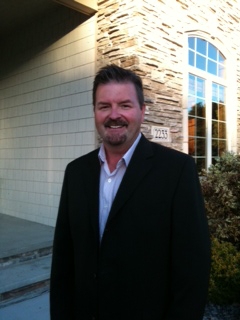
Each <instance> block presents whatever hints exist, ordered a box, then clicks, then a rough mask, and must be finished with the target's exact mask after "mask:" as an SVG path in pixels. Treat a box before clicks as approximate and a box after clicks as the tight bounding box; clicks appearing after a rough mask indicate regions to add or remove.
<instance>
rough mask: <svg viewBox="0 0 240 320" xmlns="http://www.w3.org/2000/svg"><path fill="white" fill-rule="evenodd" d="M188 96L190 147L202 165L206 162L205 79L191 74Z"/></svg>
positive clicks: (190, 151) (191, 152)
mask: <svg viewBox="0 0 240 320" xmlns="http://www.w3.org/2000/svg"><path fill="white" fill-rule="evenodd" d="M188 83H189V90H188V92H189V96H188V135H189V138H188V148H189V150H188V151H189V154H190V155H192V156H193V157H194V158H195V159H196V162H197V165H200V167H199V169H201V166H202V164H204V165H205V163H206V159H205V158H206V104H205V81H204V80H203V79H202V78H199V77H197V76H194V75H191V74H189V81H188Z"/></svg>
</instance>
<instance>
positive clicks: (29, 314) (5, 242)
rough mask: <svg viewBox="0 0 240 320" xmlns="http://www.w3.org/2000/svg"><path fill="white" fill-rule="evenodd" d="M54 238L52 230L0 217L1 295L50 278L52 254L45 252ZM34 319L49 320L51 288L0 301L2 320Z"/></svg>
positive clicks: (35, 289) (32, 223)
mask: <svg viewBox="0 0 240 320" xmlns="http://www.w3.org/2000/svg"><path fill="white" fill-rule="evenodd" d="M53 235H54V228H53V227H49V226H45V225H41V224H38V223H35V222H30V221H26V220H23V219H18V218H14V217H11V216H7V215H3V214H0V268H1V271H0V292H2V293H3V292H7V291H8V290H10V291H11V290H14V289H15V288H21V287H24V286H25V285H28V284H29V283H31V281H33V282H35V281H39V280H40V281H41V280H42V278H41V277H43V278H46V279H49V272H50V263H51V255H50V254H48V255H44V254H45V253H43V252H42V251H43V250H44V251H46V248H47V249H49V248H51V246H52V242H53ZM42 254H43V256H41V255H42ZM22 260H23V261H22ZM25 260H26V261H25ZM27 282H29V283H27ZM13 292H14V291H13ZM20 292H21V291H20ZM2 296H3V295H2ZM32 319H34V320H49V319H50V317H49V292H48V286H44V287H43V288H42V289H41V290H39V288H34V289H33V290H30V292H29V291H28V292H27V294H26V292H23V293H21V294H20V296H19V295H18V296H17V297H16V298H15V296H14V294H13V297H12V299H11V300H10V302H7V303H5V301H2V302H1V301H0V320H32Z"/></svg>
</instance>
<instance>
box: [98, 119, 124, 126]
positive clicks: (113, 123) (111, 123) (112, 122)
mask: <svg viewBox="0 0 240 320" xmlns="http://www.w3.org/2000/svg"><path fill="white" fill-rule="evenodd" d="M127 125H128V123H127V122H126V121H123V120H107V121H106V122H105V123H104V126H105V127H111V126H127Z"/></svg>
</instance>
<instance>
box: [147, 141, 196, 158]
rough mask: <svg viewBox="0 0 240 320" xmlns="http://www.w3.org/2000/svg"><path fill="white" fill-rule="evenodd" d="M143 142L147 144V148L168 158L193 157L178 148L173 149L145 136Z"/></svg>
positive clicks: (156, 154)
mask: <svg viewBox="0 0 240 320" xmlns="http://www.w3.org/2000/svg"><path fill="white" fill-rule="evenodd" d="M142 143H143V145H144V144H145V146H146V147H147V148H150V149H151V150H152V152H153V154H154V155H155V156H157V157H161V158H167V159H168V158H173V159H185V160H186V159H189V158H192V157H191V156H190V155H188V154H186V153H184V152H183V151H181V150H177V149H173V148H171V147H168V146H164V145H162V144H159V143H156V142H153V141H151V140H148V139H146V138H145V137H143V139H142Z"/></svg>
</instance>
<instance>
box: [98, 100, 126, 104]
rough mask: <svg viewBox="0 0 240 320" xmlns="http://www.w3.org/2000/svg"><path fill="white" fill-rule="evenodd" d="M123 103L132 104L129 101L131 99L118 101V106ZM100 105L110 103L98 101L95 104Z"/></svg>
mask: <svg viewBox="0 0 240 320" xmlns="http://www.w3.org/2000/svg"><path fill="white" fill-rule="evenodd" d="M123 103H132V100H131V99H127V100H120V101H119V102H118V104H123ZM102 104H111V103H110V102H108V101H99V102H98V103H97V105H102Z"/></svg>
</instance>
